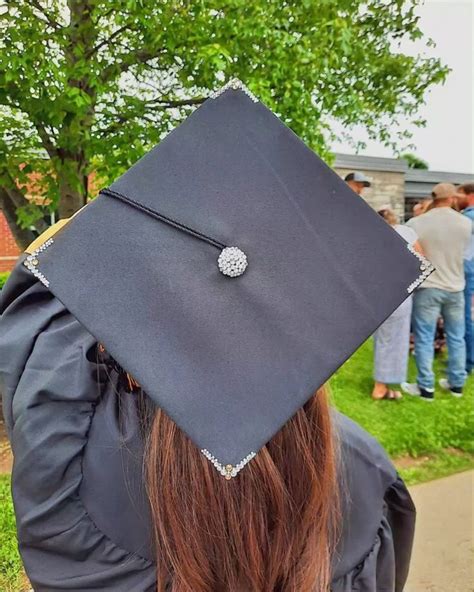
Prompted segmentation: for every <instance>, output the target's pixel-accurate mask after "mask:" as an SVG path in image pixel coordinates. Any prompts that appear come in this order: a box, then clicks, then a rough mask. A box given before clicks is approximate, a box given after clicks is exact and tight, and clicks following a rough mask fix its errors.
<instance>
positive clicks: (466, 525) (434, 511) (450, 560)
mask: <svg viewBox="0 0 474 592" xmlns="http://www.w3.org/2000/svg"><path fill="white" fill-rule="evenodd" d="M473 484H474V471H466V472H465V473H458V474H456V475H452V476H451V477H446V478H445V479H438V480H436V481H431V482H430V483H423V484H421V485H415V486H414V487H411V488H410V493H411V495H412V497H413V499H414V501H415V504H416V507H417V528H416V537H415V548H414V553H413V557H412V563H411V570H410V577H409V578H408V584H407V586H406V588H405V592H473V591H474V544H473Z"/></svg>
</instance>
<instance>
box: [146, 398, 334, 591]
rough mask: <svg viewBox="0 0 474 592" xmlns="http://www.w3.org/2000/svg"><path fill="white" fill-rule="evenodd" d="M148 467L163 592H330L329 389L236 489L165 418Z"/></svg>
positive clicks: (158, 424)
mask: <svg viewBox="0 0 474 592" xmlns="http://www.w3.org/2000/svg"><path fill="white" fill-rule="evenodd" d="M145 463H146V481H147V488H148V495H149V499H150V503H151V509H152V516H153V521H154V531H155V544H156V557H157V565H158V592H164V591H165V590H170V591H171V592H277V591H278V592H319V591H322V590H326V589H327V587H328V585H329V579H330V567H331V565H330V564H331V551H332V549H333V546H334V541H335V536H336V535H335V533H336V530H337V528H336V527H337V509H338V485H337V474H336V473H337V471H336V454H335V442H334V435H333V432H332V428H331V419H330V411H329V407H328V401H327V396H326V393H325V391H324V389H321V390H320V391H319V392H318V393H316V394H315V395H314V396H313V397H312V398H311V399H310V401H309V402H308V403H307V404H306V405H305V406H304V408H302V409H300V410H299V411H298V412H297V413H296V415H295V416H294V417H293V418H292V419H291V420H290V421H289V422H288V423H287V424H286V425H285V426H284V427H283V428H282V429H281V430H280V431H279V432H278V433H277V434H276V435H275V436H274V437H273V438H272V440H271V441H270V442H269V443H268V444H267V445H266V446H264V448H263V449H262V450H261V451H260V452H259V454H258V455H257V456H256V457H255V458H254V459H253V460H252V461H251V462H250V463H249V464H248V465H247V466H246V467H245V468H244V469H243V470H242V471H241V472H240V473H239V475H238V476H237V477H236V478H234V479H232V480H230V481H227V480H225V479H224V478H223V477H222V476H221V475H220V474H219V473H218V472H217V471H216V470H215V468H214V467H213V466H212V465H211V463H209V461H208V460H207V459H206V458H205V457H204V456H203V455H202V454H201V453H200V452H199V450H198V449H197V448H196V447H195V445H194V444H193V443H192V442H191V441H190V440H189V439H188V438H187V436H186V435H185V434H184V433H183V432H182V431H181V430H180V429H179V428H178V427H177V426H176V424H175V423H174V422H173V421H172V420H170V419H169V418H168V416H167V415H166V414H165V413H163V412H162V411H161V410H157V411H156V414H155V416H154V418H153V419H152V423H151V427H150V430H149V436H148V442H147V452H146V459H145Z"/></svg>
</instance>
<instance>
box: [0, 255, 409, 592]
mask: <svg viewBox="0 0 474 592" xmlns="http://www.w3.org/2000/svg"><path fill="white" fill-rule="evenodd" d="M0 312H1V314H2V316H1V321H0V391H1V393H2V398H3V407H4V416H5V419H6V423H7V429H8V432H9V437H10V439H11V443H12V448H13V452H14V467H13V475H12V490H13V498H14V503H15V512H16V517H17V529H18V540H19V548H20V553H21V555H22V559H23V562H24V564H25V568H26V572H27V574H28V576H29V578H30V580H31V583H32V585H33V587H34V589H35V591H36V592H60V591H74V592H83V591H85V590H87V591H89V592H99V591H101V592H103V591H106V590H110V591H111V592H112V591H113V592H151V591H153V590H154V589H155V585H156V584H155V564H154V558H153V549H152V542H151V531H150V514H149V509H148V505H147V501H146V495H145V491H144V485H143V479H142V458H143V448H142V437H141V428H140V421H139V418H138V413H137V407H136V398H135V397H133V396H132V395H127V394H124V393H123V392H121V390H120V385H119V383H118V374H117V373H115V372H113V371H110V369H109V368H108V366H107V365H105V364H104V363H102V362H101V361H100V360H98V358H97V340H96V339H95V338H94V336H93V335H91V334H90V333H89V332H88V331H86V330H85V329H84V327H83V326H82V325H81V324H80V323H79V322H78V321H77V320H76V319H75V317H73V316H72V315H71V314H70V313H69V311H68V310H67V309H66V308H65V307H64V306H63V305H62V303H61V302H60V301H59V300H58V299H57V298H55V297H54V296H53V295H52V294H51V293H50V292H49V290H48V289H47V288H46V287H44V286H43V285H42V284H41V283H39V282H38V281H37V280H36V279H35V278H33V277H32V276H31V274H30V273H29V272H28V271H27V270H26V269H25V268H24V267H23V265H22V264H21V261H20V263H19V264H18V265H17V267H16V268H15V270H14V272H13V273H12V276H11V278H10V279H9V281H8V282H7V284H6V286H5V287H4V289H3V290H2V292H1V306H0ZM334 421H335V424H336V427H337V434H338V439H339V445H340V457H341V471H340V481H341V492H342V494H341V499H342V532H341V536H340V541H339V545H338V552H337V555H336V557H335V559H334V568H333V583H332V590H333V592H349V591H353V590H357V591H359V592H401V591H402V590H403V586H404V583H405V580H406V577H407V573H408V566H409V558H410V554H411V546H412V541H413V530H414V520H415V509H414V506H413V503H412V501H411V499H410V496H409V494H408V491H407V490H406V488H405V486H404V484H403V482H402V480H401V479H400V478H399V477H398V476H397V474H396V471H395V469H394V468H393V466H392V464H391V462H390V461H389V459H388V458H387V456H386V454H385V452H384V451H383V449H382V448H381V447H380V445H379V444H378V443H377V442H376V441H375V440H374V439H373V438H372V437H370V436H369V435H368V434H367V433H366V432H365V431H363V430H362V429H361V428H360V427H359V426H357V425H356V424H355V423H354V422H352V421H351V420H349V419H348V418H346V417H344V416H343V415H341V414H338V413H335V414H334Z"/></svg>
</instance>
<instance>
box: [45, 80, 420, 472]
mask: <svg viewBox="0 0 474 592" xmlns="http://www.w3.org/2000/svg"><path fill="white" fill-rule="evenodd" d="M111 188H112V189H113V190H114V191H117V192H119V193H121V194H123V195H125V196H127V197H128V198H130V199H133V200H134V201H136V202H139V203H140V204H142V205H143V206H145V207H148V208H150V209H152V210H154V211H156V212H159V213H160V214H162V215H164V216H167V217H169V218H172V219H174V220H177V221H179V222H180V223H181V224H184V225H187V226H190V227H191V228H193V229H195V230H197V231H199V232H201V233H203V234H205V235H207V236H210V237H212V238H213V239H215V240H216V241H219V242H221V243H223V244H225V245H228V246H237V247H239V248H240V249H242V250H243V251H244V252H245V253H246V255H247V257H248V268H247V270H246V271H245V273H244V274H243V275H241V276H240V277H237V278H228V277H225V276H224V275H222V274H221V273H220V272H219V269H218V267H217V258H218V256H219V250H218V249H216V248H215V247H214V246H212V245H211V244H208V243H206V242H203V241H201V240H199V239H197V238H194V237H193V236H190V235H189V234H186V233H184V232H181V231H180V230H177V229H176V228H173V227H171V226H169V225H167V224H165V223H162V222H160V221H158V220H156V219H155V218H153V217H152V216H149V215H148V214H147V213H145V212H143V211H141V210H139V209H137V208H135V207H133V206H130V205H127V204H125V203H122V202H120V201H118V200H115V199H113V198H111V197H108V196H105V195H101V196H99V197H98V198H97V199H96V200H94V202H92V203H91V204H90V205H89V206H87V207H86V208H85V209H84V210H83V211H82V212H81V213H80V214H78V215H77V216H76V217H75V218H74V219H73V220H72V221H71V222H70V224H69V225H68V226H67V227H66V228H65V229H64V230H62V231H61V232H60V233H59V234H58V235H57V236H56V237H55V241H54V244H52V245H51V246H50V247H49V248H48V249H46V250H45V252H44V253H42V254H41V257H40V258H41V262H40V268H41V271H42V272H43V273H44V275H45V276H46V277H47V278H48V280H49V282H50V290H51V291H52V292H53V293H54V294H55V295H56V296H57V297H58V298H59V299H60V300H62V301H63V303H64V304H65V305H66V306H67V307H68V309H69V310H70V311H71V312H72V313H73V314H74V315H75V316H76V317H77V318H78V319H79V321H80V322H81V323H83V324H84V325H85V326H86V328H87V329H88V330H89V331H90V332H91V333H92V334H93V335H94V336H95V337H96V338H97V339H98V340H100V341H101V342H102V343H103V344H104V345H105V347H106V348H107V349H108V351H109V352H110V353H111V355H113V356H114V357H115V358H116V359H117V361H118V362H119V363H120V364H121V365H122V366H123V367H124V368H126V369H127V370H128V371H129V372H130V373H132V374H133V375H134V376H135V378H136V379H137V380H138V381H139V382H140V383H141V384H142V386H143V387H144V389H145V390H146V392H147V393H148V394H149V396H150V397H151V398H152V399H153V400H154V401H155V402H156V403H157V405H159V406H161V407H162V408H163V409H164V410H165V411H166V412H167V413H168V414H169V415H170V416H171V417H172V418H173V419H174V420H175V421H176V422H177V424H178V425H179V426H180V427H181V428H182V429H183V430H184V431H185V432H186V433H187V434H188V435H189V436H190V437H191V439H192V440H193V441H194V442H195V443H196V444H197V445H198V446H199V447H200V448H205V449H207V450H209V451H210V452H211V453H212V454H213V455H215V456H216V457H217V458H218V459H219V460H220V461H221V462H223V463H224V464H225V463H230V464H233V465H235V464H236V463H238V462H239V461H240V460H241V459H242V458H244V457H246V456H247V455H248V454H249V453H250V452H251V451H255V452H257V451H258V450H259V449H260V448H261V446H262V445H264V444H265V443H266V442H267V441H268V440H269V439H270V438H271V437H272V435H273V434H274V433H275V432H276V431H277V430H278V429H279V428H280V427H281V426H282V425H283V424H284V423H285V422H286V421H287V420H288V419H289V418H290V417H291V416H292V415H293V414H294V413H295V412H296V411H297V409H298V408H299V407H300V406H301V405H303V403H304V402H305V401H306V400H307V399H308V398H309V397H310V396H311V395H312V394H313V393H314V391H315V389H317V388H318V387H319V386H321V385H322V384H323V383H324V382H325V381H326V380H327V379H328V378H329V377H330V376H331V374H332V373H333V372H334V371H335V370H336V369H337V368H338V367H339V366H340V365H341V364H342V363H343V362H344V361H345V360H346V359H347V358H348V357H349V356H350V355H351V354H352V353H353V352H354V350H355V349H356V348H357V347H359V345H360V344H361V343H362V342H363V341H364V340H365V339H366V338H367V337H368V336H369V335H370V334H371V333H372V332H373V331H374V330H375V329H376V328H377V327H378V326H379V325H380V323H381V322H382V321H383V320H384V319H385V318H386V317H387V316H388V315H389V314H390V313H391V312H392V311H393V310H394V309H395V308H397V306H398V305H399V304H400V303H401V302H402V301H403V300H404V299H405V298H406V297H407V296H408V292H407V287H408V286H409V285H410V284H411V283H412V282H413V281H414V279H415V278H417V277H418V276H419V273H420V264H419V261H418V260H417V259H416V258H415V257H413V255H412V254H411V253H410V252H409V251H408V250H407V247H406V243H405V242H404V241H403V239H401V238H400V237H399V236H398V235H397V234H396V233H395V232H394V231H393V230H392V229H391V228H390V227H389V226H388V225H387V224H386V223H385V222H384V221H383V220H382V219H381V218H380V217H379V216H377V215H376V214H375V213H374V212H373V211H372V210H371V208H369V207H368V206H367V204H366V203H365V202H364V201H363V200H361V199H360V198H359V197H358V196H357V195H355V194H354V193H353V192H352V191H351V190H350V189H349V188H348V187H347V186H346V184H345V183H344V182H343V181H342V180H341V179H340V178H339V177H338V176H337V175H336V174H335V173H334V172H333V171H332V170H331V169H329V168H328V167H327V166H326V165H325V164H324V163H323V162H322V161H321V160H320V159H319V158H318V157H317V156H316V155H315V154H314V153H313V152H312V151H311V150H310V149H309V148H307V147H306V146H305V145H304V144H303V142H301V141H300V140H299V139H298V137H297V136H296V135H295V134H294V133H293V132H292V131H291V130H289V129H288V128H287V127H286V126H285V125H284V124H282V123H281V122H280V121H279V119H278V118H277V117H275V116H274V115H273V114H272V113H271V112H270V111H269V110H268V109H267V108H266V107H265V106H264V105H262V104H261V103H254V102H253V101H252V100H250V99H249V97H247V96H246V95H245V94H244V93H243V92H241V91H234V90H228V91H226V92H225V93H224V94H222V95H221V96H219V97H218V98H216V99H210V100H208V101H206V103H204V105H203V106H202V107H201V108H199V109H198V110H197V111H195V112H194V113H193V115H191V116H190V117H189V118H188V119H187V120H186V121H185V122H184V123H183V124H182V125H181V126H179V127H178V128H177V129H176V130H175V131H174V132H173V133H171V134H170V135H169V136H168V137H167V138H166V139H165V140H163V141H162V142H161V143H160V144H159V145H158V146H157V147H156V148H155V149H153V150H152V151H151V152H150V153H149V154H147V155H146V156H145V157H144V158H143V159H142V160H140V161H139V162H138V163H137V164H136V165H134V166H133V167H132V168H131V169H130V170H129V171H128V172H127V173H125V174H124V175H123V176H122V177H120V178H119V179H118V180H117V181H116V182H115V183H114V184H113V185H112V187H111Z"/></svg>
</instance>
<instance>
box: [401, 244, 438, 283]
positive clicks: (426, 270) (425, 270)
mask: <svg viewBox="0 0 474 592" xmlns="http://www.w3.org/2000/svg"><path fill="white" fill-rule="evenodd" d="M407 247H408V250H409V251H410V253H412V255H415V257H416V258H417V259H418V261H419V262H420V271H421V273H420V275H419V276H418V277H417V278H416V280H415V281H414V282H412V283H411V284H410V285H409V286H408V288H407V292H408V293H409V294H411V293H412V292H414V291H415V290H416V288H418V286H419V285H420V284H422V283H423V282H424V281H425V280H426V278H427V277H428V276H429V275H430V274H431V273H433V271H434V269H435V268H434V265H433V264H432V263H430V261H428V259H427V258H426V257H425V256H424V255H422V254H421V253H418V251H415V249H414V248H413V247H412V246H411V245H410V244H409V243H407Z"/></svg>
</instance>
